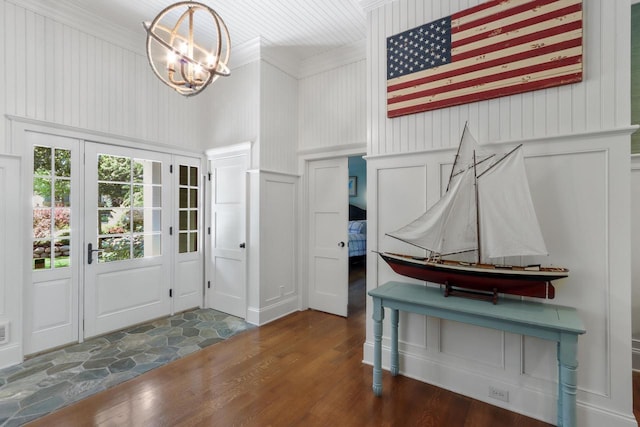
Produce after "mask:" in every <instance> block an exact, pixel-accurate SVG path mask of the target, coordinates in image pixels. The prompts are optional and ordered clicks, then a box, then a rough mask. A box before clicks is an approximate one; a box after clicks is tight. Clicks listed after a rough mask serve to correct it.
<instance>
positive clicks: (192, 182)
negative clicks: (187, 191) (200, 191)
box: [189, 166, 198, 187]
mask: <svg viewBox="0 0 640 427" xmlns="http://www.w3.org/2000/svg"><path fill="white" fill-rule="evenodd" d="M189 171H190V176H191V178H190V179H189V181H190V182H189V185H191V186H192V187H197V186H198V168H196V167H193V166H192V167H190V168H189Z"/></svg>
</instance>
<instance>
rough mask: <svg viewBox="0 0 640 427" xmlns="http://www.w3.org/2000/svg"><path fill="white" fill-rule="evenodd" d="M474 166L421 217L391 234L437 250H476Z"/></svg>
mask: <svg viewBox="0 0 640 427" xmlns="http://www.w3.org/2000/svg"><path fill="white" fill-rule="evenodd" d="M473 182H474V172H473V168H470V169H469V168H468V169H466V170H465V171H464V172H462V173H461V174H459V175H458V177H457V178H456V179H454V180H452V181H451V183H452V187H451V188H449V191H447V192H446V193H445V195H444V196H443V197H442V198H441V199H440V200H438V202H436V204H435V205H433V206H432V207H431V208H430V209H429V210H427V212H425V213H424V214H423V215H421V216H420V217H419V218H417V219H415V220H414V221H412V222H410V223H409V224H407V225H405V226H404V227H402V228H400V229H399V230H396V231H394V232H391V233H387V235H389V236H391V237H395V238H396V239H400V240H403V241H405V242H408V243H411V244H413V245H416V246H419V247H421V248H425V249H429V250H431V251H434V252H436V253H440V254H448V253H457V252H464V251H472V250H476V249H477V247H478V244H477V232H476V204H475V191H474V185H473Z"/></svg>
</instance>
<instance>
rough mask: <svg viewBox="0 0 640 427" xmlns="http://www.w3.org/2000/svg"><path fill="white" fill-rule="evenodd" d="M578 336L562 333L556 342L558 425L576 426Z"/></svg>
mask: <svg viewBox="0 0 640 427" xmlns="http://www.w3.org/2000/svg"><path fill="white" fill-rule="evenodd" d="M577 346H578V337H577V336H576V335H569V334H566V335H565V334H563V335H562V336H561V337H560V342H558V368H559V370H558V426H562V427H576V425H577V421H576V390H577V386H578V359H577V356H576V350H577Z"/></svg>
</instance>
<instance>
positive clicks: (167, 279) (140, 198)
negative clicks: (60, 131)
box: [83, 143, 172, 337]
mask: <svg viewBox="0 0 640 427" xmlns="http://www.w3.org/2000/svg"><path fill="white" fill-rule="evenodd" d="M169 163H170V156H168V155H166V154H162V153H155V152H149V151H143V150H134V149H131V148H127V147H117V146H110V145H104V144H97V143H86V146H85V193H84V194H85V197H84V209H85V242H84V248H83V249H84V265H85V269H84V274H85V287H84V309H85V337H91V336H95V335H99V334H102V333H105V332H109V331H113V330H116V329H120V328H123V327H125V326H129V325H132V324H135V323H139V322H143V321H147V320H149V319H153V318H157V317H162V316H166V315H168V314H170V310H171V303H170V301H171V300H170V295H171V293H172V289H170V283H171V272H172V267H171V266H172V263H171V261H172V257H171V252H172V243H171V238H170V237H169V228H170V226H171V219H170V217H171V214H170V212H171V210H170V207H171V203H170V201H171V192H170V189H171V187H172V185H170V184H171V182H172V181H171V178H170V172H169Z"/></svg>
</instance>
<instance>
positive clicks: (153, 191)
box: [98, 154, 162, 262]
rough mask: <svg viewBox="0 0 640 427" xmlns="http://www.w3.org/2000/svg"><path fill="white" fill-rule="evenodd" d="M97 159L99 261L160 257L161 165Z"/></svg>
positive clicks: (107, 158)
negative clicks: (100, 251)
mask: <svg viewBox="0 0 640 427" xmlns="http://www.w3.org/2000/svg"><path fill="white" fill-rule="evenodd" d="M98 157H99V161H98V169H99V170H98V177H100V178H99V181H98V207H99V208H100V209H98V225H99V228H98V233H99V236H98V237H99V238H98V241H99V242H100V243H99V245H100V248H101V249H103V250H104V252H103V253H102V254H101V255H100V256H99V258H98V260H99V262H111V261H122V260H127V259H133V258H144V257H151V256H160V255H161V254H162V251H161V246H162V245H161V231H162V163H161V162H156V161H153V160H146V159H133V158H130V157H122V156H109V155H105V154H100V155H99V156H98ZM101 168H104V170H101ZM116 235H117V236H116Z"/></svg>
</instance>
